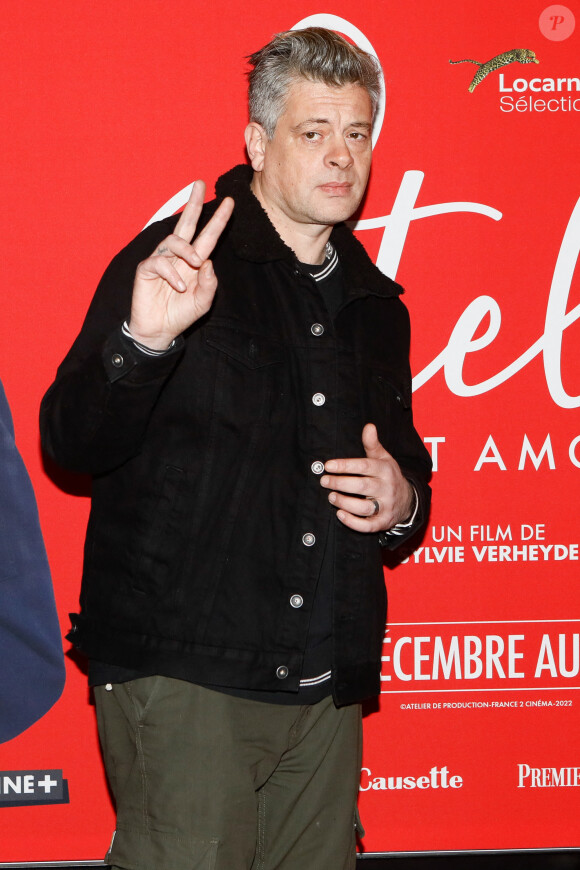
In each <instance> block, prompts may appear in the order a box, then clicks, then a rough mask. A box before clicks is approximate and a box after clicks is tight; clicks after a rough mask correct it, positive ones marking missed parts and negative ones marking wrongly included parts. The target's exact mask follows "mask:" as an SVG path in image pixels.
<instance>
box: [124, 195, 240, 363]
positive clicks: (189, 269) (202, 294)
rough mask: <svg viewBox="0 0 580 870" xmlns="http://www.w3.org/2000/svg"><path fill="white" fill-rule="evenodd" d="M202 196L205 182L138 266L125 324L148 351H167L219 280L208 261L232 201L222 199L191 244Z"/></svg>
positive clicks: (209, 301) (196, 317)
mask: <svg viewBox="0 0 580 870" xmlns="http://www.w3.org/2000/svg"><path fill="white" fill-rule="evenodd" d="M204 194H205V184H204V182H203V181H196V182H194V185H193V190H192V192H191V196H190V197H189V200H188V202H187V205H186V206H185V208H184V209H183V212H182V213H181V216H180V218H179V220H178V222H177V224H176V226H175V230H174V232H173V233H172V234H171V235H170V236H167V238H166V239H164V240H163V241H162V242H161V244H160V245H159V247H158V248H157V249H156V250H155V251H154V252H153V253H152V254H151V256H150V257H148V258H147V259H146V260H143V261H142V262H141V263H139V265H138V266H137V271H136V273H135V282H134V284H133V298H132V302H131V318H130V321H129V324H128V326H129V330H130V332H131V335H132V337H133V338H134V339H135V340H136V341H138V342H140V343H141V344H144V345H145V346H146V347H149V348H151V349H152V350H166V349H167V348H168V347H169V345H170V344H171V342H172V341H173V340H174V339H175V338H177V336H178V335H180V334H181V333H182V332H183V331H184V330H185V329H187V328H188V326H191V325H192V323H195V321H196V320H199V318H200V317H202V316H203V315H204V314H206V313H207V312H208V311H209V309H210V307H211V304H212V302H213V297H214V295H215V292H216V289H217V278H216V275H215V272H214V270H213V265H212V262H211V260H209V259H208V257H209V256H210V254H211V252H212V251H213V249H214V247H215V245H216V243H217V241H218V239H219V237H220V235H221V233H222V232H223V230H224V227H225V226H226V224H227V222H228V220H229V218H230V216H231V213H232V211H233V208H234V201H233V199H231V197H226V198H225V199H224V200H223V202H222V203H221V204H220V206H219V207H218V208H217V210H216V212H215V214H214V215H213V217H212V218H211V220H210V221H208V223H207V225H206V226H205V227H204V228H203V230H202V231H201V233H200V234H199V236H198V237H197V238H196V239H195V241H194V242H193V243H192V241H191V240H192V239H193V237H194V235H195V230H196V227H197V222H198V220H199V216H200V214H201V209H202V207H203V199H204Z"/></svg>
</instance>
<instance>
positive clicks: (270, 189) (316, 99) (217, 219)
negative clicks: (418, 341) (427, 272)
mask: <svg viewBox="0 0 580 870" xmlns="http://www.w3.org/2000/svg"><path fill="white" fill-rule="evenodd" d="M250 62H251V64H252V66H253V71H252V73H251V74H250V123H249V124H248V126H247V128H246V134H245V135H246V146H247V152H248V156H249V161H250V164H251V166H250V167H248V166H242V167H236V168H235V169H234V170H231V171H230V172H229V173H227V174H226V175H224V176H223V177H222V178H220V180H219V181H218V184H217V187H216V194H217V199H216V200H215V201H214V202H212V203H209V204H208V205H206V206H203V198H204V186H203V184H202V183H201V182H196V184H195V186H194V190H193V193H192V195H191V198H190V200H189V202H188V204H187V205H186V207H185V209H184V211H183V213H182V214H181V216H179V218H177V217H174V218H170V219H167V220H165V221H162V222H160V223H158V224H155V225H153V226H151V227H149V228H148V229H147V230H146V231H144V232H143V233H141V234H140V235H139V236H138V237H137V239H135V240H134V241H133V242H132V243H131V244H130V245H129V246H128V247H127V248H126V249H125V250H124V251H122V252H121V254H119V255H118V256H117V257H116V258H115V259H114V260H113V262H112V263H111V265H110V266H109V268H108V270H107V272H106V273H105V275H104V277H103V279H102V281H101V284H100V285H99V288H98V290H97V294H96V296H95V299H94V300H93V303H92V305H91V308H90V310H89V314H88V316H87V319H86V321H85V324H84V326H83V329H82V331H81V333H80V335H79V337H78V339H77V341H76V342H75V344H74V345H73V347H72V349H71V350H70V352H69V354H68V355H67V357H66V359H65V361H64V362H63V364H62V366H61V367H60V369H59V372H58V375H57V378H56V381H55V383H54V384H53V386H52V387H51V389H50V390H49V392H48V393H47V395H46V397H45V399H44V402H43V408H42V430H43V441H44V446H45V449H46V450H47V451H48V452H49V453H50V454H51V455H52V456H53V457H54V458H55V459H56V461H57V462H60V463H61V464H63V465H65V466H67V467H69V468H72V469H77V470H79V471H84V472H90V473H91V474H93V475H94V487H93V498H92V510H91V518H90V522H89V528H88V531H87V543H86V550H85V568H84V576H83V587H82V592H81V612H80V614H78V615H74V616H73V628H72V631H71V634H70V635H69V637H70V638H71V639H72V641H73V643H74V644H75V645H76V646H77V647H78V648H79V649H80V650H81V651H82V652H84V653H85V654H86V655H87V656H88V657H89V660H90V680H91V683H92V685H93V686H95V697H96V702H97V714H98V719H99V732H100V737H101V742H102V746H103V754H104V757H105V763H106V768H107V773H108V776H109V781H110V783H111V787H112V790H113V793H114V796H115V799H116V803H117V830H116V833H115V837H114V840H113V844H112V847H111V850H110V852H109V854H108V861H109V862H110V863H111V864H114V865H116V866H119V867H123V868H131V870H133V868H134V870H144V868H146V867H147V868H159V870H161V868H163V870H166V868H168V867H171V868H172V870H186V868H187V870H193V868H200V870H201V868H203V870H238V868H239V870H249V868H254V870H257V868H261V870H275V868H276V870H298V868H300V870H304V868H312V870H341V868H345V870H346V868H352V867H353V866H354V860H355V818H356V810H355V807H356V796H357V790H358V778H359V772H360V739H361V714H360V702H361V701H362V700H363V699H365V698H368V697H370V696H373V695H375V694H376V693H377V692H378V691H379V685H380V684H379V671H380V656H381V645H382V639H383V633H384V621H385V590H384V579H383V571H382V559H381V545H383V546H388V547H393V546H396V545H397V544H398V543H400V542H401V541H403V540H405V539H406V538H407V537H409V536H410V535H411V534H413V533H414V532H415V531H416V530H417V529H418V528H419V526H420V525H421V524H422V523H423V522H424V520H425V518H426V515H427V511H428V501H429V488H428V484H427V480H428V476H429V470H430V463H429V457H428V454H427V453H426V451H425V449H424V446H423V444H422V442H421V440H420V439H419V437H418V435H417V433H416V432H415V429H414V428H413V422H412V414H411V387H410V374H409V366H408V347H409V325H408V315H407V312H406V309H405V308H404V306H403V304H402V303H401V301H400V300H399V294H400V292H401V288H400V287H399V286H398V285H397V284H395V283H394V282H393V281H391V280H389V279H388V278H386V277H385V276H383V275H382V274H381V273H380V272H379V271H378V270H377V269H376V268H375V267H374V265H373V264H372V263H371V261H370V260H369V258H368V257H367V255H366V253H365V252H364V250H363V249H362V247H361V246H360V245H359V243H358V242H357V241H356V240H355V239H354V238H353V236H352V234H351V233H350V231H349V230H348V229H347V228H346V226H344V224H343V221H344V220H346V219H347V218H348V217H350V215H351V214H352V213H353V212H354V211H355V210H356V208H357V207H358V205H359V203H360V201H361V198H362V196H363V193H364V190H365V187H366V183H367V180H368V175H369V170H370V164H371V129H372V122H373V116H374V112H375V109H376V103H377V99H378V93H379V72H378V69H377V66H376V64H375V62H374V60H373V59H372V58H371V57H369V56H368V55H367V54H365V53H364V52H362V51H361V50H359V49H357V48H355V47H353V46H351V45H349V43H347V42H346V41H345V40H343V39H342V38H341V37H339V36H337V35H336V34H334V33H332V32H330V31H326V30H322V29H316V28H314V29H310V30H304V31H291V32H288V33H283V34H279V35H278V36H277V37H275V38H274V39H273V40H272V42H271V43H269V44H268V45H267V46H265V47H264V48H263V49H262V50H261V51H259V52H257V53H256V54H254V55H252V57H251V58H250ZM202 206H203V207H202ZM192 239H193V241H192ZM210 256H211V261H210V260H209V259H208V258H209V257H210Z"/></svg>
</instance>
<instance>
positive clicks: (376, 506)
mask: <svg viewBox="0 0 580 870" xmlns="http://www.w3.org/2000/svg"><path fill="white" fill-rule="evenodd" d="M367 498H368V500H369V501H372V503H373V505H374V510H373V512H372V514H370V516H371V517H376V515H377V514H378V512H379V511H380V509H381V504H380V502H379V500H378V498H371V496H370V495H369V496H367Z"/></svg>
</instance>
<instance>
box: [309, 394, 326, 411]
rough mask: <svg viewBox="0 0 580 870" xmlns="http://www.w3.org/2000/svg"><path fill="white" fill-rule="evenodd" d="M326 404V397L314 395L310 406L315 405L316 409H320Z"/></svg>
mask: <svg viewBox="0 0 580 870" xmlns="http://www.w3.org/2000/svg"><path fill="white" fill-rule="evenodd" d="M325 402H326V396H325V395H324V393H314V395H313V396H312V404H313V405H316V407H317V408H320V407H321V405H324V403H325Z"/></svg>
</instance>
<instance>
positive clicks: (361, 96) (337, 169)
mask: <svg viewBox="0 0 580 870" xmlns="http://www.w3.org/2000/svg"><path fill="white" fill-rule="evenodd" d="M252 126H253V127H254V128H255V129H254V135H255V136H258V134H259V131H261V130H262V128H261V127H259V125H252V124H250V126H249V127H248V131H250V130H251V128H252ZM371 127H372V108H371V100H370V97H369V95H368V93H367V91H366V90H365V89H364V88H363V87H361V86H360V85H355V84H347V85H342V86H341V87H331V86H329V85H326V84H323V83H321V82H311V81H308V80H307V79H304V78H301V79H299V80H297V81H296V82H294V83H293V84H292V85H291V86H290V89H289V92H288V96H287V102H286V108H285V110H284V112H283V113H282V114H281V115H280V117H279V119H278V123H277V124H276V129H275V131H274V136H273V137H272V139H270V140H268V139H267V138H266V136H265V134H264V135H263V136H262V138H261V139H260V141H259V142H258V141H257V140H256V141H255V142H254V145H257V149H256V150H255V153H253V152H252V150H251V145H250V140H248V151H249V152H250V159H251V161H252V166H253V168H254V170H255V173H254V181H253V183H252V187H253V190H254V193H256V195H257V196H258V199H259V200H260V201H261V202H262V205H263V206H264V207H265V209H266V211H267V212H268V214H269V216H270V219H271V220H272V222H273V223H274V226H275V227H276V228H277V229H278V231H279V232H280V234H281V235H282V237H283V238H284V237H285V236H286V235H287V233H286V232H284V230H290V232H291V233H292V232H293V231H296V230H298V231H304V230H305V229H306V227H305V225H308V224H310V225H317V226H331V225H333V224H336V223H338V222H339V221H343V220H346V219H347V218H349V217H350V216H351V215H352V213H353V212H354V211H355V210H356V209H357V207H358V205H359V203H360V201H361V199H362V196H363V193H364V191H365V187H366V184H367V180H368V176H369V171H370V167H371V156H372V146H371ZM248 131H247V132H248ZM262 133H263V131H262Z"/></svg>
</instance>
